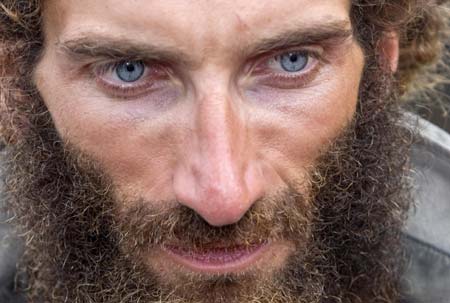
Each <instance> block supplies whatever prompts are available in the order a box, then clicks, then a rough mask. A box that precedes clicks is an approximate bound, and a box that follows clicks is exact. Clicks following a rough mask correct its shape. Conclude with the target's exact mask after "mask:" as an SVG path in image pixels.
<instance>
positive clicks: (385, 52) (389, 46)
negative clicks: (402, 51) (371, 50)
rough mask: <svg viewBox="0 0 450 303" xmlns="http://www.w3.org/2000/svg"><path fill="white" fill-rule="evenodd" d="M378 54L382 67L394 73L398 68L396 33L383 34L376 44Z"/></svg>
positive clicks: (397, 40) (397, 39)
mask: <svg viewBox="0 0 450 303" xmlns="http://www.w3.org/2000/svg"><path fill="white" fill-rule="evenodd" d="M377 48H378V53H379V54H380V59H381V60H382V65H383V66H385V67H386V69H389V71H390V72H391V73H395V72H396V71H397V67H398V58H399V38H398V33H397V32H395V31H389V32H385V33H383V35H382V37H381V39H380V41H379V43H378V47H377Z"/></svg>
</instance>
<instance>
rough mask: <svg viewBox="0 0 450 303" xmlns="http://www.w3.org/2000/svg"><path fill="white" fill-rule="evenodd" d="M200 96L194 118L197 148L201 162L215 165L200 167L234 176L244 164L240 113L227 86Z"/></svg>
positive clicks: (217, 175)
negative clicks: (207, 167) (224, 88)
mask: <svg viewBox="0 0 450 303" xmlns="http://www.w3.org/2000/svg"><path fill="white" fill-rule="evenodd" d="M199 99H200V100H199V104H198V112H197V116H196V121H195V123H196V127H195V128H196V135H197V138H198V143H199V145H198V149H199V150H198V152H199V156H200V157H201V158H202V160H203V161H202V162H206V163H207V165H208V166H209V167H210V168H216V169H212V170H202V174H205V176H206V175H210V176H211V177H215V178H222V177H225V176H228V177H233V178H237V177H238V176H239V175H238V174H237V172H238V170H239V169H242V167H240V166H242V165H243V164H244V163H242V159H239V158H240V157H241V158H242V157H243V156H244V155H243V154H242V153H241V151H242V148H243V146H242V141H243V140H242V137H243V136H244V135H245V125H244V121H243V120H242V118H241V117H240V114H241V113H240V112H239V109H238V108H237V106H236V104H234V103H233V100H232V98H231V96H230V93H229V92H227V91H226V90H220V91H215V92H210V93H208V92H205V93H203V94H202V96H201V97H200V98H199Z"/></svg>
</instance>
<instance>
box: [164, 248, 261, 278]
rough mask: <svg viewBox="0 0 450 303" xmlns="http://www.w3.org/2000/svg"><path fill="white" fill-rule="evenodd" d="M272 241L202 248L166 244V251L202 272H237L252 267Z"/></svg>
mask: <svg viewBox="0 0 450 303" xmlns="http://www.w3.org/2000/svg"><path fill="white" fill-rule="evenodd" d="M269 247H270V243H268V242H263V243H258V244H250V245H234V246H215V247H208V248H202V249H194V248H191V247H184V246H176V245H165V246H163V247H162V250H163V252H165V253H166V254H167V255H168V256H169V257H170V258H171V259H172V260H173V261H175V262H176V263H178V264H180V265H182V266H185V267H187V268H189V269H190V270H193V271H196V272H200V273H221V274H223V273H237V272H242V271H245V270H247V269H248V268H250V267H251V266H252V265H253V264H254V263H255V262H257V260H259V259H260V258H261V257H262V256H263V255H264V254H265V252H266V251H267V250H268V249H269Z"/></svg>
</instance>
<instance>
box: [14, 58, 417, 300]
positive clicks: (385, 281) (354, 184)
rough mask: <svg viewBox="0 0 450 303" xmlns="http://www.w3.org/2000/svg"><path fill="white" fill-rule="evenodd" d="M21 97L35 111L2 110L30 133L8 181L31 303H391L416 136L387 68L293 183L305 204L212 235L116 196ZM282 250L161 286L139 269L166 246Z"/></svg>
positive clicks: (277, 203) (261, 209) (268, 211)
mask: <svg viewBox="0 0 450 303" xmlns="http://www.w3.org/2000/svg"><path fill="white" fill-rule="evenodd" d="M29 98H30V102H31V104H32V106H30V108H29V109H27V110H26V111H25V110H22V111H20V110H18V111H15V112H14V113H10V114H11V115H12V114H15V115H22V117H21V118H22V119H20V120H21V121H27V123H26V125H27V127H25V128H24V127H23V126H22V127H21V128H20V132H21V136H19V140H18V141H17V142H16V144H15V145H12V146H10V147H9V148H8V149H7V151H6V166H7V169H6V182H5V183H6V192H7V195H8V199H7V203H8V206H9V208H10V210H12V211H13V212H14V214H15V217H16V220H17V225H18V226H19V230H20V232H21V234H23V235H24V238H25V241H26V243H27V245H26V247H25V253H24V257H23V260H22V263H21V269H22V270H23V272H24V273H25V275H26V276H27V277H28V286H29V291H28V296H29V297H30V301H31V302H36V301H38V300H42V301H43V302H65V300H66V299H67V300H69V301H70V302H77V303H81V302H161V301H162V302H305V303H306V302H308V303H313V302H339V300H342V301H344V302H360V301H363V302H378V301H376V300H381V299H383V300H385V302H395V300H396V298H397V296H398V294H397V289H398V280H399V273H400V269H401V266H400V264H401V262H399V257H400V254H401V250H400V245H399V243H400V241H399V231H400V228H401V226H402V223H403V221H404V217H405V213H406V210H407V208H408V204H409V201H410V199H409V195H408V185H407V182H406V180H405V178H404V177H403V176H404V174H405V169H406V165H407V156H406V155H407V150H408V147H409V141H410V140H407V138H410V137H411V136H410V134H409V133H408V132H407V131H406V130H405V129H404V128H403V127H401V126H399V125H398V121H399V119H400V116H401V115H400V112H399V110H398V108H397V103H396V102H395V101H396V98H395V89H394V85H393V81H392V79H391V78H390V77H389V76H387V75H386V74H385V73H383V72H382V69H381V68H378V67H376V68H370V65H369V67H367V68H366V71H365V75H364V78H363V81H362V82H361V87H360V97H359V103H358V108H357V111H356V113H355V116H354V119H353V121H351V122H350V123H349V125H348V126H347V127H346V128H345V129H344V130H342V132H341V134H340V136H339V137H338V138H335V140H334V141H333V142H331V143H330V145H329V146H328V147H327V149H326V150H324V151H323V152H322V154H321V156H320V157H319V158H318V159H317V163H316V166H315V167H314V168H312V169H311V170H309V171H308V178H307V180H301V183H302V184H303V185H304V184H308V187H309V189H310V190H309V191H308V193H307V194H306V193H305V192H301V191H298V190H297V188H298V186H297V185H298V184H297V181H293V182H292V184H290V185H289V187H288V188H284V189H281V190H280V191H279V192H278V193H276V194H274V195H271V196H267V197H264V198H263V199H261V200H260V201H257V202H256V203H255V205H254V207H252V208H251V209H250V210H249V212H247V213H246V214H245V216H244V218H243V219H242V220H241V221H239V222H238V223H236V224H234V225H229V226H225V227H220V228H218V227H212V226H209V225H208V224H207V223H206V222H205V221H204V220H203V219H202V218H201V217H200V216H199V215H198V214H196V213H195V212H194V211H192V210H190V209H188V208H185V207H182V206H176V207H170V208H166V209H164V208H162V209H155V208H151V207H149V205H162V204H164V203H157V202H160V201H151V202H150V201H127V203H124V202H125V201H118V200H117V199H115V195H114V186H112V182H111V181H110V180H108V177H107V176H106V175H105V174H104V173H103V170H102V168H101V167H100V165H99V164H98V163H96V162H95V161H93V160H92V159H90V157H89V156H87V155H85V154H83V153H81V152H79V151H78V150H77V148H76V147H74V146H71V145H70V144H68V143H67V142H66V143H64V142H63V141H62V140H61V139H60V137H59V136H58V133H57V131H56V129H55V128H54V126H53V124H52V122H51V118H50V116H49V114H48V112H47V110H46V107H45V105H44V102H43V100H42V99H41V98H40V97H39V95H34V96H29ZM12 120H17V119H12ZM124 204H126V205H133V206H132V207H129V208H127V209H126V210H124V209H121V206H122V205H124ZM165 204H167V205H176V201H175V203H173V201H171V202H170V203H165ZM277 240H284V241H290V242H291V243H293V244H294V245H295V248H296V249H295V253H293V254H292V255H291V256H290V257H289V258H288V259H287V260H286V262H285V265H284V266H283V267H282V268H279V269H274V270H272V271H270V273H263V272H258V271H256V270H255V271H249V272H247V273H245V274H240V275H237V274H229V275H216V276H203V275H199V274H189V273H184V274H179V275H175V276H174V275H172V276H163V275H161V274H160V273H159V272H158V271H157V270H155V269H154V268H152V267H151V266H149V262H148V260H146V256H148V253H149V251H151V249H152V247H157V246H159V245H164V244H165V243H171V242H174V241H175V242H177V243H183V244H185V245H186V246H188V245H191V246H193V247H197V248H202V247H208V245H212V244H214V243H216V242H222V243H230V244H233V243H254V242H260V241H277ZM150 263H151V262H150ZM383 302H384V301H383Z"/></svg>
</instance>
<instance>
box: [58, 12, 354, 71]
mask: <svg viewBox="0 0 450 303" xmlns="http://www.w3.org/2000/svg"><path fill="white" fill-rule="evenodd" d="M352 35H353V31H352V29H351V25H350V22H349V21H346V20H345V21H330V22H323V23H318V24H312V25H311V24H310V25H300V26H296V27H295V28H293V29H287V30H284V31H282V32H281V33H278V34H275V35H274V36H273V37H270V38H262V39H260V40H259V41H258V42H256V43H254V42H250V43H247V44H246V45H244V46H242V47H240V52H242V53H243V54H244V55H245V56H255V55H258V54H262V53H266V52H270V51H273V50H278V49H284V48H289V47H294V46H301V45H311V44H318V43H323V42H324V41H338V42H340V41H343V40H346V39H349V38H351V37H352ZM57 47H58V49H59V50H61V51H62V52H63V53H65V54H67V55H68V56H69V57H71V58H73V59H74V60H81V59H86V58H107V59H117V60H123V59H127V60H133V59H135V60H137V59H139V60H154V61H158V62H163V63H173V62H175V63H177V64H179V65H185V66H196V65H198V62H195V61H194V60H191V59H189V58H190V56H189V54H187V53H185V52H183V51H182V50H179V49H177V48H175V47H173V46H172V47H170V46H163V45H160V44H158V45H156V44H151V43H142V42H139V41H134V40H132V39H129V38H123V37H110V36H105V35H99V34H96V33H83V34H80V35H79V36H78V37H75V38H72V39H68V40H65V41H61V42H58V43H57Z"/></svg>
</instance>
